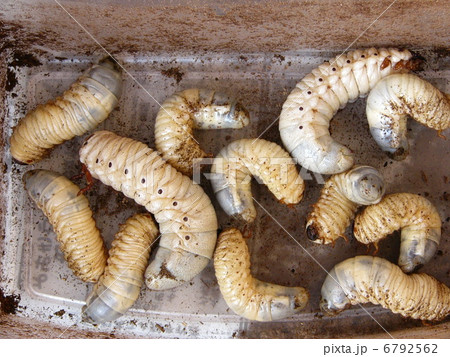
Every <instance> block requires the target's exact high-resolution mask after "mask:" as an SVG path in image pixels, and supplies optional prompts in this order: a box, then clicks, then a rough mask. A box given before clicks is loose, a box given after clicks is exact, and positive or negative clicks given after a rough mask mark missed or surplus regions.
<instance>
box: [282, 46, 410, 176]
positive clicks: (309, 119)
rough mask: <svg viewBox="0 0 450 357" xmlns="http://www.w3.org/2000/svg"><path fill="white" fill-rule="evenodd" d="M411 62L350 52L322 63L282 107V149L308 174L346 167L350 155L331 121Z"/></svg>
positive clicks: (400, 56) (395, 55)
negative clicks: (334, 133) (334, 135)
mask: <svg viewBox="0 0 450 357" xmlns="http://www.w3.org/2000/svg"><path fill="white" fill-rule="evenodd" d="M410 60H411V61H410ZM412 63H413V61H412V54H411V53H410V52H409V51H406V50H405V51H399V50H396V49H393V48H390V49H385V48H381V49H375V48H370V49H368V50H356V51H351V52H348V53H346V54H342V55H339V56H337V57H336V58H334V59H333V60H331V61H329V62H325V63H323V64H322V65H320V66H319V67H318V68H316V69H314V70H313V71H312V72H311V73H310V74H308V75H307V76H306V77H304V78H303V79H302V80H301V81H300V82H299V83H297V85H296V88H294V89H293V90H292V92H291V93H290V94H289V96H288V98H287V99H286V101H285V102H284V104H283V109H282V111H281V114H280V123H279V129H280V135H281V139H282V141H283V144H284V146H285V147H286V149H287V150H288V151H289V152H290V154H291V155H292V157H294V158H295V159H297V160H298V163H299V164H300V165H302V166H303V167H305V168H306V169H308V170H311V171H314V172H318V173H321V174H336V173H340V172H343V171H346V170H348V169H350V168H351V167H352V166H353V161H354V160H353V154H352V153H351V151H350V150H349V149H348V148H347V147H345V146H343V145H341V144H339V143H338V142H336V141H335V140H334V139H333V138H332V137H331V136H330V132H329V125H330V121H331V119H332V118H333V116H334V115H335V114H336V112H337V111H338V110H339V109H340V108H343V107H344V106H345V105H346V104H347V102H352V101H355V100H356V99H357V98H358V97H363V96H365V95H367V93H368V92H369V90H370V89H371V88H373V87H374V85H375V84H376V83H377V82H378V81H379V80H380V79H381V78H383V77H385V76H387V75H389V74H391V73H394V72H398V71H404V70H406V69H409V68H412V67H413V64H412Z"/></svg>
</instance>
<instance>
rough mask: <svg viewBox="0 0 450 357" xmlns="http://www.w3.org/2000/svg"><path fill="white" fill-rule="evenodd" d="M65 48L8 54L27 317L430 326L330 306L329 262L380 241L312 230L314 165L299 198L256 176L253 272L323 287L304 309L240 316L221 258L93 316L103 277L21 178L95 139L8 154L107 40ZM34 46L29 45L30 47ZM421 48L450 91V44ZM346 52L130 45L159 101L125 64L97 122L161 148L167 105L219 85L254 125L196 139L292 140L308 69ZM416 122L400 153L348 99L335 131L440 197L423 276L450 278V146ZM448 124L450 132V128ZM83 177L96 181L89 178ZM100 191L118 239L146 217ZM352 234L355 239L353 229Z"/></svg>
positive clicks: (282, 329)
mask: <svg viewBox="0 0 450 357" xmlns="http://www.w3.org/2000/svg"><path fill="white" fill-rule="evenodd" d="M44 3H45V2H44ZM24 6H25V5H24ZM10 11H11V12H13V10H10ZM85 41H87V40H86V39H85ZM119 41H120V40H119ZM122 41H123V40H122ZM66 46H67V45H66V44H65V45H64V46H63V47H66ZM77 46H79V44H77ZM57 47H58V46H57V44H56V42H55V43H53V44H51V46H49V48H46V47H45V46H43V45H40V44H38V45H36V46H34V47H30V48H29V49H27V50H26V53H27V55H28V56H31V57H27V58H28V60H30V58H31V59H33V60H34V62H33V61H31V62H30V61H25V60H24V58H23V57H20V56H19V55H18V52H17V50H16V49H14V48H11V49H10V50H9V51H8V52H7V55H5V56H4V57H3V61H4V63H5V64H6V65H8V66H9V67H8V73H10V72H11V73H13V74H14V82H13V83H10V87H9V90H6V91H5V92H4V97H3V98H1V105H2V108H3V109H4V112H5V116H4V119H3V122H2V126H3V127H2V130H3V137H4V138H5V144H4V149H5V150H4V163H5V166H4V173H3V176H2V177H3V182H2V190H1V193H0V194H1V196H2V199H3V200H4V201H5V202H6V206H5V208H4V210H3V219H4V228H5V236H4V239H3V243H2V253H3V255H2V256H1V266H0V267H1V271H0V276H1V281H0V287H1V289H2V293H3V294H4V295H9V296H12V295H15V296H19V295H20V301H19V304H18V307H17V309H16V314H17V315H20V316H25V317H27V318H29V319H33V320H36V321H44V322H49V323H50V324H53V325H56V326H60V327H63V328H66V327H76V328H77V329H80V331H85V332H86V331H90V332H97V331H101V332H110V333H117V334H120V335H124V336H133V337H168V338H175V337H182V338H192V337H200V338H231V337H250V338H251V337H259V338H271V337H275V338H277V337H337V336H345V334H347V335H354V336H361V335H363V334H367V333H374V332H382V329H381V328H380V326H379V325H378V322H379V323H380V324H381V325H382V326H383V327H385V328H386V329H387V330H388V331H394V330H399V329H407V328H410V327H413V326H420V322H418V321H412V320H407V319H403V318H401V317H400V316H398V315H394V314H392V313H390V312H389V311H388V310H384V309H382V308H380V307H379V306H372V305H367V306H365V308H366V310H367V311H368V313H369V315H368V314H367V313H366V312H365V311H363V310H362V309H361V308H359V307H354V308H352V309H350V310H348V311H345V312H343V313H342V314H341V315H339V316H337V317H334V318H330V317H326V316H322V314H321V313H320V311H319V300H320V287H321V285H322V283H323V281H324V279H325V277H326V272H325V271H324V269H326V270H329V269H331V268H332V267H333V266H334V265H335V264H336V263H338V262H341V261H343V260H344V259H346V258H349V257H353V256H355V255H359V254H365V253H366V252H367V247H366V246H363V245H362V244H359V243H358V242H356V241H355V240H354V239H351V240H350V242H349V243H346V242H345V241H344V240H342V239H341V240H338V241H337V243H336V245H335V246H334V247H331V246H321V245H316V244H314V243H312V242H310V241H308V239H307V238H306V234H305V231H304V227H305V218H306V215H307V213H308V211H309V209H310V205H311V204H313V203H314V202H315V201H316V200H317V198H318V196H319V193H320V189H321V188H322V184H323V181H324V180H325V179H326V178H327V177H326V176H320V175H317V174H312V173H310V172H308V171H305V170H302V171H301V173H302V176H303V178H304V179H305V182H306V190H305V196H304V198H303V200H302V201H301V202H300V204H298V205H297V206H295V207H294V208H289V207H287V206H284V205H281V204H280V203H278V202H277V201H276V199H275V198H274V197H273V196H272V195H271V194H270V192H269V191H268V190H267V188H266V187H264V186H263V185H259V184H258V183H257V182H256V181H254V182H253V184H252V188H253V194H254V197H255V199H256V200H257V201H258V202H259V203H260V204H261V206H258V205H256V208H257V212H258V216H257V220H256V221H255V223H253V224H251V225H249V226H247V227H246V228H248V229H249V230H250V231H251V232H252V237H251V238H250V239H249V240H248V241H247V243H248V245H249V249H250V252H251V260H252V273H253V274H254V275H255V276H256V277H258V279H260V280H264V281H269V282H273V283H278V284H282V285H289V286H303V287H305V288H307V289H308V290H309V292H310V294H311V297H310V301H309V303H308V305H307V307H306V308H305V310H303V311H302V312H301V313H299V314H297V315H295V316H293V317H291V318H288V319H285V320H283V321H279V322H272V323H257V322H251V321H248V320H245V319H243V318H240V317H239V316H237V315H235V314H234V313H233V312H232V311H231V310H230V309H229V308H228V307H227V305H226V304H225V301H224V300H223V298H222V297H221V294H220V291H219V287H218V285H217V281H216V279H215V275H214V269H213V265H212V262H210V264H209V265H208V266H207V268H206V269H205V270H204V271H203V272H202V273H200V274H199V275H198V276H197V277H196V278H195V279H193V280H192V282H190V283H187V284H184V285H183V286H180V287H179V288H176V289H172V290H167V291H150V290H148V289H147V288H146V287H145V286H144V287H143V288H142V290H141V295H140V297H139V299H138V301H137V302H136V304H135V305H134V306H133V308H132V309H130V310H129V312H128V313H127V314H126V315H125V316H123V317H121V318H119V319H118V320H116V321H115V322H112V323H105V324H102V325H100V326H92V325H90V324H89V323H85V322H81V307H82V306H83V304H84V301H85V299H86V297H87V294H88V292H89V291H90V289H91V288H92V285H90V284H86V283H83V282H81V281H80V280H78V279H77V278H76V277H75V276H74V275H73V274H72V273H71V271H70V270H69V268H68V267H67V264H66V263H65V261H64V259H63V256H62V254H61V252H60V250H59V247H58V243H57V242H56V240H55V234H54V232H53V231H52V228H51V226H50V224H49V223H48V221H47V219H46V218H45V216H44V215H43V213H42V212H41V211H40V210H39V209H37V207H36V206H35V205H34V204H33V203H32V202H31V200H30V199H29V198H28V196H27V194H26V192H25V191H24V188H23V184H22V181H21V178H22V175H23V173H24V172H26V171H28V170H30V169H32V168H46V169H50V170H55V171H57V172H59V173H61V174H64V175H65V176H67V177H69V178H70V177H73V176H75V175H78V174H80V173H81V165H80V162H79V160H78V150H79V147H80V145H81V143H82V141H83V139H84V137H81V138H75V139H74V140H71V141H69V142H66V143H64V144H63V145H61V146H59V147H57V148H56V149H55V150H53V152H52V153H51V155H50V156H49V157H48V158H47V159H45V160H43V161H41V162H39V163H38V164H36V165H31V166H23V165H19V164H17V163H15V162H13V161H12V160H11V156H10V154H9V150H8V138H9V136H10V134H11V128H12V127H14V126H15V125H16V124H17V122H18V120H19V118H21V117H22V116H23V115H24V114H25V113H26V112H27V111H28V110H30V109H32V108H34V107H35V106H36V105H37V104H39V103H45V102H46V101H48V100H50V99H52V98H54V97H55V96H57V95H60V94H61V93H62V92H63V91H64V90H65V89H67V88H68V87H69V85H70V84H71V83H72V82H73V81H74V80H75V79H76V78H77V77H78V76H79V75H80V74H81V73H82V71H83V70H85V69H87V68H88V67H89V66H90V65H91V64H92V63H94V62H95V61H97V60H99V59H100V58H102V57H104V56H105V53H104V52H103V51H102V50H101V49H96V50H94V51H89V54H87V55H86V54H83V53H82V52H81V51H72V52H71V51H68V50H67V49H64V50H60V51H59V50H58V51H56V50H55V48H57ZM365 47H367V46H365ZM20 51H22V52H20V53H22V54H23V51H24V49H23V48H22V49H21V50H20ZM419 52H420V53H421V54H422V55H423V56H424V57H425V58H426V59H427V63H426V65H425V69H424V71H422V72H421V73H420V76H421V77H422V78H425V79H427V80H429V81H430V82H431V83H433V84H434V85H435V86H437V87H438V88H439V89H440V90H442V91H446V92H450V84H449V79H450V66H449V62H450V61H449V59H450V57H449V56H448V53H447V54H446V55H443V54H442V51H434V50H419ZM339 53H340V52H338V51H330V50H320V51H319V50H307V49H301V50H298V51H295V52H292V51H282V52H280V51H273V52H264V53H263V54H261V53H244V54H242V53H238V52H234V51H233V50H232V49H231V51H228V53H214V52H213V51H211V52H204V53H203V52H201V53H197V52H196V53H195V54H192V53H191V54H186V53H181V52H180V53H172V54H167V53H164V51H160V52H158V51H156V52H153V51H149V52H139V53H130V52H129V51H127V50H126V49H125V50H123V51H120V50H118V51H116V52H115V53H114V55H115V57H116V58H117V59H118V60H119V62H120V63H121V64H122V65H123V66H124V67H125V68H126V70H127V71H128V73H129V74H130V75H131V76H132V77H133V78H134V79H135V80H136V81H137V82H139V83H140V85H142V86H143V87H144V88H145V89H146V90H147V91H148V92H149V93H150V94H151V96H153V98H154V99H152V98H151V97H150V96H149V95H148V94H147V93H146V91H144V90H143V89H142V88H141V87H140V85H138V84H137V83H136V82H135V80H134V79H133V78H132V77H131V76H130V75H129V74H127V73H123V79H124V90H123V95H122V97H121V98H120V102H119V106H118V108H117V109H116V110H114V111H113V113H112V114H111V115H110V117H109V118H108V119H107V120H106V121H105V122H104V123H102V124H101V125H100V126H99V127H98V128H97V130H101V129H107V130H111V131H114V132H116V133H117V134H119V135H124V136H129V137H132V138H134V139H137V140H141V141H143V142H145V143H147V144H148V145H150V146H151V147H153V148H154V134H153V133H154V119H155V117H156V114H157V111H158V109H159V104H158V103H162V102H163V101H164V100H165V99H166V98H167V97H168V96H170V95H171V94H173V93H174V92H177V91H179V90H183V89H187V88H192V87H206V88H212V89H216V90H220V91H224V92H225V93H228V94H230V95H233V96H234V97H237V98H238V99H239V100H240V101H241V102H242V103H243V104H244V106H245V107H246V108H247V109H248V110H249V111H250V113H251V124H250V125H249V126H248V127H246V128H244V129H240V130H231V129H227V130H212V131H196V132H195V136H196V138H197V140H198V141H199V143H200V145H201V146H202V148H203V149H204V150H205V151H206V152H209V153H212V154H214V155H216V154H217V153H218V152H219V151H220V149H221V148H222V147H224V146H225V145H227V144H228V143H230V142H232V141H233V140H236V139H240V138H247V137H259V136H261V137H262V138H264V139H267V140H271V141H274V142H277V143H278V144H281V140H280V136H279V132H278V121H277V119H278V115H279V114H280V111H281V106H282V104H283V102H284V101H285V99H286V97H287V95H288V94H289V93H290V91H291V90H292V88H293V87H294V86H295V84H296V83H297V82H299V81H300V79H301V78H302V77H303V76H304V75H306V74H308V73H309V72H310V71H311V70H312V69H313V68H315V67H317V66H318V65H319V64H321V63H322V62H323V61H324V60H328V59H330V58H332V57H333V56H335V55H336V54H339ZM18 58H22V61H18V60H17V59H18ZM14 60H17V61H16V62H14ZM30 63H31V64H30ZM10 82H11V81H10ZM13 84H14V85H13ZM11 86H12V87H13V88H11ZM408 127H409V129H408V135H409V141H410V145H411V153H410V155H409V156H408V158H407V159H406V160H404V161H400V162H397V161H393V160H390V159H389V158H388V157H387V156H386V155H385V154H384V153H383V152H382V151H381V150H380V149H379V148H378V147H377V146H376V143H375V142H374V140H373V139H372V138H371V136H370V133H369V129H368V125H367V122H366V119H365V99H359V100H358V101H357V102H356V103H353V104H348V105H347V106H346V107H345V108H344V109H343V110H341V111H339V112H338V114H337V115H336V116H335V118H334V120H333V121H332V124H331V132H332V135H333V137H334V138H335V139H337V140H338V141H339V142H342V143H345V144H346V145H347V146H348V147H350V148H351V149H352V150H353V151H354V153H355V159H356V162H357V163H359V164H367V165H372V166H374V167H376V168H378V169H379V170H380V171H381V173H382V174H383V175H384V177H385V181H386V183H387V190H386V193H394V192H412V193H417V194H421V195H423V196H425V197H427V198H428V199H429V200H430V201H431V202H432V203H434V204H435V205H436V207H437V208H438V210H439V213H440V215H441V218H442V220H443V227H442V240H441V244H440V246H439V251H438V253H437V254H436V256H435V257H433V259H432V260H431V261H430V262H429V263H428V264H427V265H426V266H424V267H423V268H421V269H420V272H426V273H429V274H431V275H432V276H434V277H436V278H437V279H439V280H440V281H442V282H444V283H446V284H447V285H450V278H449V273H450V260H449V259H448V254H449V244H450V243H449V238H448V232H449V220H450V218H449V216H450V207H449V204H448V200H449V192H450V191H449V183H448V177H449V175H450V172H449V167H450V155H449V154H450V145H449V142H448V140H447V141H446V140H443V139H440V138H439V137H438V136H437V135H436V132H435V131H433V130H431V129H427V128H425V127H423V126H421V125H419V124H418V123H416V122H414V121H409V123H408ZM445 134H446V135H447V136H449V133H447V132H446V133H444V135H445ZM299 169H300V168H299ZM206 172H208V168H207V170H206ZM75 182H77V183H78V184H80V185H81V186H83V185H84V181H83V180H78V181H75ZM200 184H201V185H202V187H203V188H204V189H205V191H206V192H207V193H208V194H209V196H210V197H211V199H212V201H213V203H214V205H215V207H216V211H217V214H218V218H219V224H220V229H224V228H227V227H231V226H236V227H238V228H241V229H242V228H244V226H243V225H242V224H240V223H239V222H237V221H235V220H233V219H230V218H229V217H227V216H226V215H225V214H224V213H223V211H222V210H221V209H220V207H219V206H218V204H217V202H216V200H215V198H214V196H213V194H212V190H211V186H210V183H209V181H208V180H207V178H206V177H205V176H202V178H201V182H200ZM87 197H88V199H89V201H90V204H91V208H92V209H93V211H94V217H95V219H96V222H97V225H98V227H99V228H100V229H101V231H102V233H103V237H104V239H105V240H106V242H107V245H108V247H109V245H110V243H111V241H112V239H113V237H114V234H115V233H116V232H117V230H118V227H119V224H121V223H123V222H125V220H126V219H127V218H128V217H129V216H131V215H132V214H133V213H136V212H142V211H143V210H144V209H143V208H142V207H139V206H138V205H137V204H135V203H134V201H132V200H130V199H128V198H125V197H124V196H123V195H122V194H121V193H118V192H115V191H114V190H113V189H111V188H109V187H106V186H104V185H102V184H101V183H100V182H98V181H97V182H96V184H95V188H94V189H93V190H91V191H89V193H88V194H87ZM347 233H348V236H349V237H350V236H351V234H350V230H348V232H347ZM372 252H373V249H372ZM398 253H399V235H397V234H395V235H394V236H393V237H391V238H389V239H386V240H384V241H382V242H381V244H380V250H379V253H378V256H381V257H385V258H387V259H389V260H390V261H392V262H396V261H397V258H398ZM311 256H312V257H314V260H313V259H312V258H311ZM150 259H151V258H150ZM316 261H317V262H319V263H320V265H319V264H317V262H316ZM375 320H376V321H375ZM377 321H378V322H377ZM94 336H95V334H94ZM54 337H57V336H54ZM63 337H64V336H63Z"/></svg>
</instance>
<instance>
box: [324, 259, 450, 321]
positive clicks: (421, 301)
mask: <svg viewBox="0 0 450 357" xmlns="http://www.w3.org/2000/svg"><path fill="white" fill-rule="evenodd" d="M367 302H371V303H372V304H376V305H381V306H383V307H384V308H386V309H390V310H391V311H392V312H393V313H396V314H401V315H402V316H404V317H411V318H413V319H420V320H430V321H431V320H435V321H438V320H442V319H443V318H445V317H446V316H447V315H448V314H449V313H450V289H449V288H448V287H447V286H446V285H445V284H443V283H441V282H439V281H437V280H436V279H435V278H433V277H431V276H429V275H427V274H411V275H406V274H404V273H403V272H402V271H401V269H400V268H399V267H398V266H397V265H395V264H392V263H390V262H389V261H387V260H385V259H382V258H378V257H372V256H357V257H354V258H350V259H347V260H345V261H343V262H341V263H339V264H337V265H336V266H335V267H334V268H333V269H332V270H331V271H330V273H329V275H328V276H327V278H326V279H325V282H324V283H323V285H322V300H321V303H320V308H321V310H322V311H324V312H325V313H326V314H329V315H336V314H338V313H340V312H342V311H343V310H345V309H347V308H348V307H350V306H351V305H356V304H364V303H367Z"/></svg>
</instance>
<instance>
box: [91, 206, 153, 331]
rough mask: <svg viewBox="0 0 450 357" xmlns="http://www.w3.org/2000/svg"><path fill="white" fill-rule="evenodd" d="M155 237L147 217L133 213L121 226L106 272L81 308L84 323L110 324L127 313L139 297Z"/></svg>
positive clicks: (149, 217) (151, 222)
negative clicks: (109, 322)
mask: <svg viewBox="0 0 450 357" xmlns="http://www.w3.org/2000/svg"><path fill="white" fill-rule="evenodd" d="M157 236H158V228H157V227H156V225H155V223H154V222H153V219H152V217H151V216H150V214H136V215H134V216H133V217H131V218H129V219H128V220H127V221H126V222H125V224H124V225H122V226H121V227H120V230H119V232H118V233H117V234H116V237H115V239H114V241H113V242H112V245H111V249H110V250H109V258H108V265H107V266H106V269H105V272H104V273H103V275H102V276H101V278H100V280H99V282H98V283H97V284H96V285H95V287H94V289H93V291H92V292H91V294H90V295H89V297H88V298H87V301H86V305H85V306H84V307H83V318H84V320H86V321H90V322H93V323H102V322H107V321H113V320H115V319H117V318H118V317H120V316H122V315H123V314H125V313H126V312H127V311H128V309H129V308H130V307H131V306H132V305H133V304H134V302H135V301H136V300H137V298H138V297H139V292H140V290H141V287H142V284H143V283H144V272H145V268H147V264H148V257H149V255H150V247H151V245H152V243H153V241H154V240H155V239H156V237H157Z"/></svg>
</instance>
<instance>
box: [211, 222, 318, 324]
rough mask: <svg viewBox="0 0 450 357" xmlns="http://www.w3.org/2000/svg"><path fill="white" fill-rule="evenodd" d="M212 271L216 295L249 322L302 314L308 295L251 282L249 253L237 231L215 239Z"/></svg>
mask: <svg viewBox="0 0 450 357" xmlns="http://www.w3.org/2000/svg"><path fill="white" fill-rule="evenodd" d="M214 269H215V271H216V278H217V282H218V283H219V287H220V292H221V293H222V296H223V298H224V299H225V301H226V303H227V305H228V306H229V307H230V309H231V310H233V311H234V312H235V313H236V314H238V315H240V316H242V317H245V318H246V319H249V320H256V321H272V320H279V319H283V318H285V317H288V316H291V315H294V314H295V313H297V312H298V311H300V310H302V309H303V308H304V307H305V306H306V304H307V302H308V299H309V293H308V291H307V290H306V289H304V288H302V287H287V286H281V285H276V284H270V283H266V282H263V281H260V280H258V279H255V278H254V277H253V276H252V275H251V272H250V253H249V251H248V248H247V244H246V243H245V240H244V238H243V237H242V234H241V232H240V231H239V230H237V229H235V228H230V229H227V230H225V231H223V232H222V233H221V234H220V235H219V239H218V243H217V248H216V251H215V253H214Z"/></svg>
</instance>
